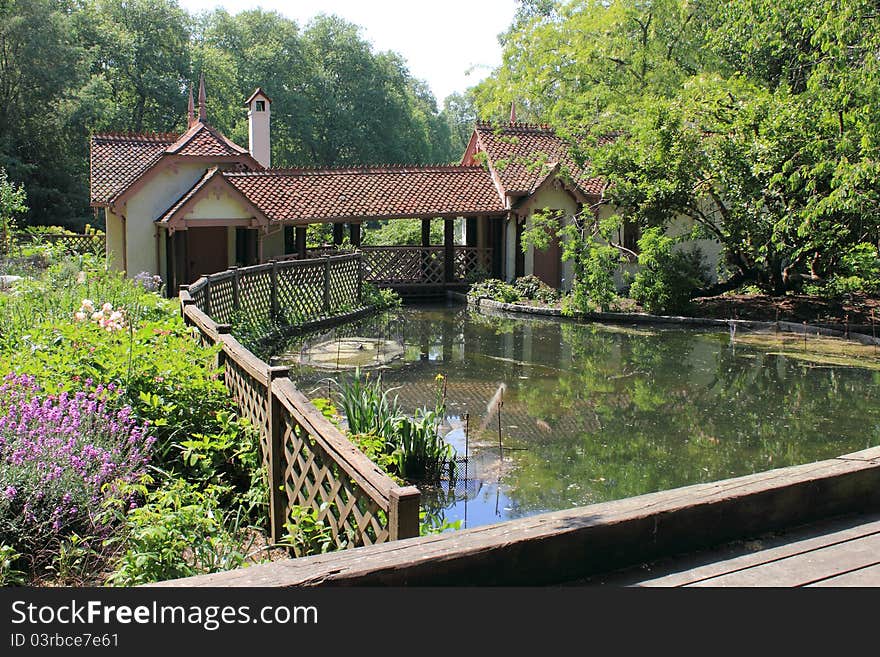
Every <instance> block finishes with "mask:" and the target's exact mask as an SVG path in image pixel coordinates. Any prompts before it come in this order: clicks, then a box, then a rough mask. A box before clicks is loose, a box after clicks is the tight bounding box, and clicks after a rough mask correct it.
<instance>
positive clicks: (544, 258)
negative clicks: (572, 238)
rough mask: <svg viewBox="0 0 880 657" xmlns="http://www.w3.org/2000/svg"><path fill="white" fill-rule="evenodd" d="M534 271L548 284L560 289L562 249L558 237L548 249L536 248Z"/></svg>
mask: <svg viewBox="0 0 880 657" xmlns="http://www.w3.org/2000/svg"><path fill="white" fill-rule="evenodd" d="M534 272H535V276H537V277H538V278H540V279H541V280H542V281H544V282H545V283H546V284H547V285H549V286H550V287H553V288H556V289H557V290H558V289H559V286H560V285H561V283H562V278H561V275H562V249H561V248H560V247H559V238H558V237H554V238H553V241H552V242H550V245H549V246H548V247H547V248H546V249H543V250H538V249H535V267H534Z"/></svg>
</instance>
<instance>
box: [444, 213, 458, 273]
mask: <svg viewBox="0 0 880 657" xmlns="http://www.w3.org/2000/svg"><path fill="white" fill-rule="evenodd" d="M443 247H444V249H443V280H445V281H446V282H447V283H451V282H452V281H454V280H455V219H444V220H443Z"/></svg>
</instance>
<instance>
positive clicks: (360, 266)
mask: <svg viewBox="0 0 880 657" xmlns="http://www.w3.org/2000/svg"><path fill="white" fill-rule="evenodd" d="M357 271H358V274H357V276H358V279H357V305H358V307H360V306H361V304H362V303H363V302H364V255H363V254H362V253H358V254H357Z"/></svg>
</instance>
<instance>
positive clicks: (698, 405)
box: [276, 306, 880, 526]
mask: <svg viewBox="0 0 880 657" xmlns="http://www.w3.org/2000/svg"><path fill="white" fill-rule="evenodd" d="M352 336H368V338H369V339H371V340H381V341H383V344H385V343H387V344H392V343H394V344H399V345H400V353H399V354H398V357H395V358H394V359H391V360H388V361H385V362H380V361H378V360H377V362H376V363H363V364H366V365H373V366H375V368H376V369H377V370H379V371H381V372H382V377H383V382H384V383H385V384H386V386H388V387H394V388H395V394H397V396H398V399H399V402H400V404H401V406H402V407H403V408H404V409H405V410H408V411H411V412H412V411H414V410H415V409H416V408H418V407H421V406H425V405H428V406H430V405H432V403H433V399H434V394H435V381H434V378H435V376H436V375H437V374H444V375H445V376H446V377H447V400H448V413H447V417H446V419H445V425H444V430H445V432H446V435H447V439H448V440H449V441H450V442H451V443H453V444H454V445H455V447H456V449H457V451H458V452H459V454H462V455H463V454H464V453H467V455H468V457H469V459H468V462H467V466H466V467H467V471H466V472H463V471H460V472H459V477H458V480H457V481H456V482H455V483H450V484H449V485H448V486H446V487H445V488H444V490H441V491H431V492H430V493H429V492H428V491H426V492H425V495H424V496H423V497H424V503H425V505H426V506H427V507H429V508H431V509H433V510H437V511H440V510H442V511H444V512H445V514H446V517H447V519H449V520H457V519H460V520H463V521H465V524H466V526H478V525H483V524H488V523H493V522H498V521H502V520H508V519H511V518H516V517H521V516H525V515H530V514H534V513H539V512H543V511H549V510H556V509H563V508H570V507H573V506H580V505H584V504H590V503H594V502H601V501H606V500H611V499H618V498H623V497H629V496H632V495H639V494H642V493H647V492H651V491H656V490H663V489H668V488H673V487H677V486H682V485H686V484H692V483H697V482H705V481H712V480H717V479H723V478H727V477H732V476H738V475H742V474H748V473H752V472H757V471H762V470H767V469H771V468H776V467H783V466H787V465H793V464H798V463H805V462H808V461H812V460H817V459H822V458H829V457H832V456H837V455H840V454H844V453H847V452H851V451H855V450H859V449H864V448H866V447H869V446H871V445H875V444H877V443H878V433H880V406H878V403H877V401H878V390H880V385H878V375H877V372H876V371H871V370H867V369H861V368H855V367H844V366H834V365H822V364H819V365H817V364H816V363H811V362H809V361H808V360H806V361H805V360H801V359H795V358H792V357H790V356H789V355H784V354H783V353H780V352H779V350H774V348H772V347H768V346H755V345H750V344H748V341H747V340H745V338H746V337H747V336H744V335H742V334H738V335H737V336H736V348H735V349H732V348H731V346H732V342H731V338H732V336H731V334H730V332H729V331H728V330H727V329H726V328H722V330H719V331H717V332H711V331H704V330H701V331H695V330H693V329H689V330H685V329H670V328H654V327H651V328H646V327H625V326H603V325H592V324H591V325H586V324H576V323H572V322H566V321H558V320H549V319H523V318H520V317H518V318H511V317H506V316H503V315H497V316H487V315H484V314H480V313H477V312H476V311H473V310H469V309H467V308H464V307H461V306H426V307H406V308H404V309H403V310H401V311H399V312H395V313H391V314H387V315H383V316H378V317H372V318H368V319H365V320H363V321H361V322H357V323H355V324H352V325H348V326H345V327H340V328H339V329H337V330H336V331H329V332H325V333H322V334H320V335H312V336H307V338H306V339H299V340H295V341H293V342H291V343H290V344H287V345H284V346H283V348H282V347H279V349H277V350H276V351H277V358H278V359H280V360H281V361H283V362H287V363H288V364H290V365H291V367H292V372H293V376H295V377H296V378H297V379H298V385H299V386H300V387H301V388H302V389H303V390H304V391H306V392H308V393H311V394H312V395H313V396H326V395H327V390H328V387H327V384H326V377H327V376H328V372H327V370H319V369H316V368H313V367H309V366H305V365H302V364H300V362H301V361H303V360H307V359H306V358H304V356H303V355H304V354H307V353H308V352H309V349H310V348H311V347H312V346H314V345H318V344H321V343H322V342H323V343H325V347H326V343H327V342H328V341H333V340H337V341H341V340H343V339H344V338H351V337H352ZM329 376H346V373H345V371H337V372H330V373H329ZM460 467H461V468H463V467H464V466H463V464H462V465H461V466H460ZM462 475H464V476H462Z"/></svg>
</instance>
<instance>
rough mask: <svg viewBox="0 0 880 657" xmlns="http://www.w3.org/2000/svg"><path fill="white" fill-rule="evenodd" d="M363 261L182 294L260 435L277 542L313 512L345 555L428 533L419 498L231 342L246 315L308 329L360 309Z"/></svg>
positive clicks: (354, 257) (287, 267) (215, 279)
mask: <svg viewBox="0 0 880 657" xmlns="http://www.w3.org/2000/svg"><path fill="white" fill-rule="evenodd" d="M361 282H362V278H361V256H360V255H359V254H350V255H344V256H337V257H331V258H324V259H320V260H299V261H289V262H274V263H269V264H266V265H256V266H254V267H244V268H240V269H236V268H233V269H231V270H228V271H225V272H221V273H218V274H212V275H210V276H204V277H202V278H200V279H198V280H197V281H196V282H195V283H193V284H192V285H190V286H184V287H182V288H181V290H180V301H181V311H182V313H183V316H184V318H185V320H186V321H187V323H189V324H191V325H193V326H195V327H196V328H197V329H198V332H199V335H200V338H201V340H202V342H203V343H206V344H218V345H220V351H219V353H218V364H222V365H223V366H224V368H223V369H224V380H225V382H226V386H227V387H228V389H229V391H230V393H231V395H232V396H233V398H234V399H235V400H236V402H237V403H238V406H239V408H240V410H241V413H242V415H244V417H246V418H247V419H248V420H249V421H250V422H251V423H252V424H253V425H254V426H255V427H256V428H257V430H258V431H259V436H260V451H261V454H262V461H263V471H264V473H265V475H266V480H267V485H268V488H269V517H270V522H271V534H272V539H273V540H274V541H276V542H277V541H280V540H281V539H282V538H283V535H284V526H285V523H286V521H287V519H288V518H289V517H290V508H291V507H292V506H305V507H310V508H312V509H314V510H315V511H316V513H317V514H318V515H317V517H318V520H321V521H324V523H325V524H326V525H327V526H329V528H330V530H331V532H332V535H333V539H334V541H335V543H336V546H337V547H338V548H347V547H357V546H361V545H372V544H376V543H382V542H385V541H392V540H397V539H400V538H409V537H412V536H418V534H419V503H420V493H419V490H418V488H416V487H415V486H399V485H397V483H396V482H395V481H394V480H393V479H391V478H390V477H389V476H388V475H386V474H385V473H384V472H383V471H382V470H381V468H379V466H377V465H376V464H375V463H373V462H372V461H370V460H369V459H368V458H367V457H366V456H365V455H364V454H363V453H362V452H361V451H360V450H358V448H357V447H356V446H355V445H354V444H352V443H351V442H350V441H349V440H348V439H347V438H346V437H345V436H344V435H343V434H342V432H341V431H339V429H337V428H336V427H335V426H334V425H333V424H331V423H330V422H329V421H328V420H327V419H326V418H325V417H324V416H323V415H322V414H321V412H320V411H318V409H317V408H316V407H315V406H314V405H313V404H312V403H311V402H310V401H309V399H308V398H307V397H306V396H305V395H303V394H302V393H301V392H300V391H299V390H297V388H296V386H295V385H294V383H293V382H292V381H291V380H290V378H289V376H288V369H287V368H286V367H278V366H270V365H269V364H268V363H266V362H265V361H263V360H261V359H260V358H258V357H257V356H256V355H254V354H253V353H251V352H250V351H249V350H248V349H246V348H245V347H244V346H243V345H242V344H241V343H240V342H239V341H238V340H237V339H236V338H235V337H234V336H233V335H231V333H230V331H231V326H230V324H229V322H230V320H231V319H232V318H233V317H234V316H235V313H237V312H246V313H249V314H253V315H254V316H256V317H258V318H267V317H270V316H272V315H274V314H277V313H287V315H288V316H291V315H292V314H296V315H297V317H300V318H302V320H303V321H309V320H310V319H316V318H325V317H328V316H332V315H334V314H345V313H346V312H348V311H349V310H351V309H352V308H356V307H357V306H359V305H360V300H361Z"/></svg>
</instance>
